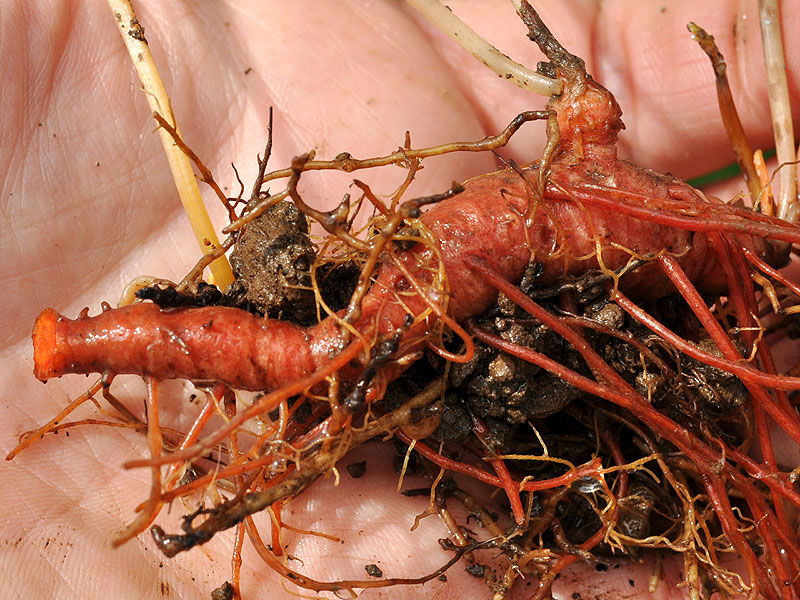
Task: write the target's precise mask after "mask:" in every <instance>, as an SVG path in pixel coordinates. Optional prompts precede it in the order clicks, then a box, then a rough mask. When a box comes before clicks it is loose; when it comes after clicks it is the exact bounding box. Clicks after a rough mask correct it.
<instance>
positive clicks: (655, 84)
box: [426, 0, 800, 178]
mask: <svg viewBox="0 0 800 600" xmlns="http://www.w3.org/2000/svg"><path fill="white" fill-rule="evenodd" d="M453 9H454V10H455V11H456V12H457V13H458V14H459V16H461V17H462V18H463V19H464V20H465V21H467V22H468V23H469V24H470V25H472V26H473V27H474V28H475V29H476V30H477V31H478V32H479V33H481V34H482V35H484V36H485V37H486V38H487V39H488V40H489V41H490V42H493V43H495V44H496V45H497V46H498V47H499V48H500V49H501V50H503V51H504V52H506V53H508V54H509V55H511V56H512V57H513V58H515V59H516V60H518V61H520V62H523V63H524V64H527V65H530V66H533V65H535V64H536V62H537V61H538V60H542V57H541V54H540V53H539V52H538V50H536V49H535V48H534V47H533V44H532V43H531V42H529V41H528V40H527V38H525V37H524V36H525V30H524V27H523V26H522V25H521V23H519V22H518V18H517V17H516V15H515V14H514V13H513V11H511V10H510V9H509V8H508V6H507V5H506V3H504V2H500V1H498V2H483V1H479V0H465V1H464V2H460V3H458V4H457V5H453ZM536 9H537V10H538V11H539V12H540V13H541V15H542V18H543V20H544V21H545V23H547V24H548V25H549V27H550V28H551V30H552V31H553V33H554V34H555V36H556V37H557V38H558V39H559V40H560V41H561V42H562V44H563V45H564V46H565V47H566V48H567V49H568V50H570V51H571V52H573V53H574V54H577V55H579V56H581V57H583V58H584V59H585V60H586V65H587V70H588V71H589V72H590V73H591V74H593V76H594V77H595V79H596V80H597V81H599V82H600V83H602V84H603V85H604V86H606V87H607V88H608V89H609V90H611V91H612V92H613V93H614V95H615V96H616V98H617V100H618V101H619V103H620V105H621V107H622V110H623V120H624V121H625V123H626V126H627V130H626V131H624V132H622V133H621V134H620V149H621V153H622V154H623V155H624V156H626V157H628V158H631V159H633V160H634V161H635V162H637V163H638V164H641V165H642V166H646V167H650V168H653V169H655V170H658V171H662V172H667V171H668V172H672V173H675V174H676V175H679V176H681V177H684V178H690V177H695V176H697V175H700V174H703V173H706V172H709V171H712V170H715V169H717V168H720V167H722V166H724V165H726V164H730V163H731V162H733V161H734V156H733V153H732V151H731V149H730V144H729V142H728V140H727V136H726V134H725V130H724V127H723V125H722V121H721V119H720V117H719V110H718V107H717V100H716V92H715V86H714V75H713V70H712V68H711V65H710V63H709V61H708V59H707V58H706V56H705V54H704V53H703V52H702V51H701V50H700V48H699V47H698V46H697V44H696V43H695V42H694V41H692V39H691V37H690V35H689V33H688V31H687V30H686V24H687V23H688V22H689V21H695V22H696V23H698V24H699V25H701V26H702V27H704V28H705V29H706V30H707V31H708V32H709V33H711V34H712V35H714V36H715V38H716V41H717V43H718V45H719V47H720V49H721V50H722V52H723V54H724V55H725V57H726V60H727V63H728V76H729V78H730V81H731V86H732V88H733V93H734V96H735V98H736V101H737V105H738V108H739V112H740V115H741V117H742V121H743V124H744V127H745V131H746V132H747V134H748V136H749V138H750V143H751V144H752V146H753V147H754V148H757V147H763V148H770V147H772V146H773V145H774V143H773V142H772V140H771V136H772V124H771V122H770V120H769V109H768V103H767V83H766V78H765V75H764V60H763V55H762V50H761V35H760V31H759V24H758V13H757V2H756V1H755V0H748V1H747V2H724V3H721V2H697V1H690V0H673V1H668V2H626V1H624V0H615V1H611V2H601V3H597V2H591V1H575V2H560V1H546V0H545V1H540V2H537V3H536ZM798 19H800V5H798V4H797V3H796V2H784V3H782V22H783V32H784V44H785V47H786V55H787V70H788V74H789V82H790V86H792V88H791V94H792V97H793V98H800V87H799V86H800V83H799V82H800V59H798V56H799V55H800V52H798V50H800V33H798V30H797V28H796V27H794V26H793V24H794V23H797V21H798ZM426 31H428V33H429V35H430V36H431V38H432V40H434V43H435V44H436V47H437V49H438V50H439V51H440V52H441V53H442V55H443V56H444V57H445V60H447V61H448V63H449V64H450V65H451V67H452V68H453V70H454V71H457V72H458V73H460V74H461V81H462V84H461V85H462V87H463V88H465V89H467V90H469V91H470V98H471V101H472V102H473V103H474V104H475V106H476V110H477V111H478V112H479V114H481V115H482V116H483V122H484V127H485V128H486V129H487V130H489V131H496V130H498V129H499V128H501V127H502V126H503V125H504V124H505V122H506V121H507V120H508V118H509V115H513V114H516V113H518V112H521V111H522V110H528V109H530V108H531V107H532V106H537V107H538V106H539V105H540V104H541V101H540V100H538V99H536V98H532V97H531V95H530V94H527V93H526V92H524V91H522V90H518V89H516V88H513V87H512V86H509V85H506V82H504V81H502V80H500V79H498V78H497V77H496V76H495V75H494V74H491V73H488V71H487V70H486V69H485V68H484V67H483V66H482V65H480V64H478V63H477V62H476V61H474V60H473V59H472V58H471V57H470V56H468V55H467V54H466V53H465V52H464V51H463V50H461V49H460V48H457V47H455V46H454V45H453V44H452V43H451V42H449V41H448V40H446V39H445V38H444V37H443V36H441V35H440V34H438V33H437V32H434V31H433V30H432V29H431V28H430V27H426ZM797 122H798V121H797V119H795V123H797ZM523 140H524V138H523V136H518V137H517V139H516V140H515V141H514V142H516V143H514V142H512V147H513V148H514V153H513V156H514V158H515V159H517V160H520V161H524V162H527V161H530V160H533V159H535V158H536V157H537V156H538V155H539V154H540V153H541V141H539V140H536V141H529V142H527V143H526V142H525V141H523Z"/></svg>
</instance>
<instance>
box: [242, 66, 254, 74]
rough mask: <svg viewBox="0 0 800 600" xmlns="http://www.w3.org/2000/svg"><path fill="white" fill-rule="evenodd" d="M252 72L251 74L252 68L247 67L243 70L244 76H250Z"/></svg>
mask: <svg viewBox="0 0 800 600" xmlns="http://www.w3.org/2000/svg"><path fill="white" fill-rule="evenodd" d="M252 72H253V67H247V68H246V69H245V70H244V74H245V75H250V73H252Z"/></svg>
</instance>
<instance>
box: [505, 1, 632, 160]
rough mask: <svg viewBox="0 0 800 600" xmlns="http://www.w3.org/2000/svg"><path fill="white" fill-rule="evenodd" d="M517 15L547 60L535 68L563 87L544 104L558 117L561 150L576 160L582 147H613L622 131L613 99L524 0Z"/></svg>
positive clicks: (618, 108) (581, 152)
mask: <svg viewBox="0 0 800 600" xmlns="http://www.w3.org/2000/svg"><path fill="white" fill-rule="evenodd" d="M517 12H518V13H519V16H520V17H521V18H522V21H523V22H524V23H525V25H527V27H528V37H529V38H530V39H531V40H533V41H534V42H535V43H536V45H537V46H539V49H540V50H541V51H542V52H543V53H544V55H545V56H547V58H548V60H550V63H544V64H540V65H539V69H540V70H543V71H552V74H553V75H555V76H556V77H558V79H559V80H560V81H562V82H563V84H564V90H563V92H562V93H561V94H560V95H558V96H553V97H552V98H551V99H550V102H548V104H547V107H548V108H550V109H552V110H555V111H556V113H557V114H558V129H559V134H560V141H559V145H560V147H561V148H562V150H572V152H573V153H574V154H575V156H576V157H577V158H580V157H581V156H582V155H583V145H584V144H598V145H606V146H610V145H613V144H614V143H615V142H616V141H617V132H619V131H620V130H621V129H625V125H624V123H623V122H622V109H620V107H619V104H617V101H616V100H615V99H614V96H613V95H612V94H611V92H609V91H608V90H607V89H606V88H604V87H603V86H602V85H600V84H599V83H597V82H596V81H595V80H594V79H592V76H591V75H589V74H587V73H586V64H585V63H584V62H583V59H581V58H579V57H577V56H575V55H574V54H570V53H569V52H567V51H566V50H565V49H564V47H563V46H562V45H561V44H560V43H559V42H558V40H556V38H555V37H553V34H552V33H550V30H549V29H548V28H547V27H546V26H545V24H544V23H543V22H542V19H541V18H540V17H539V15H538V14H537V13H536V11H535V10H534V9H533V7H532V6H531V5H530V4H528V2H527V1H526V0H522V2H521V3H520V4H519V6H518V7H517ZM545 74H546V75H550V74H551V73H547V72H546V73H545Z"/></svg>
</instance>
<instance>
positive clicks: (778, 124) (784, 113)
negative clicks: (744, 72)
mask: <svg viewBox="0 0 800 600" xmlns="http://www.w3.org/2000/svg"><path fill="white" fill-rule="evenodd" d="M758 12H759V19H760V21H761V38H762V44H763V47H764V63H765V64H766V67H767V82H768V84H769V108H770V113H771V114H772V126H773V130H774V134H775V149H776V151H777V155H778V157H777V158H778V163H779V164H784V163H788V162H792V161H794V160H795V150H794V133H793V132H794V129H793V126H792V105H791V100H790V98H789V85H788V83H787V81H786V61H785V59H784V54H783V37H782V35H781V13H780V8H779V6H778V0H759V2H758ZM796 173H797V169H796V168H792V167H789V166H787V167H784V168H783V169H781V171H780V174H779V179H778V181H779V182H780V196H779V198H778V216H780V217H781V218H782V219H786V220H787V221H790V222H792V223H796V222H797V221H798V219H800V207H799V206H798V201H797V181H796V179H795V176H796Z"/></svg>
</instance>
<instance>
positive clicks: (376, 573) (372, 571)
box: [364, 565, 383, 577]
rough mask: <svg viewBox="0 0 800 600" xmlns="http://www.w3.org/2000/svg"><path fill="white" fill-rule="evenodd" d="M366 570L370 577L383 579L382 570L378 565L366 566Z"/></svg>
mask: <svg viewBox="0 0 800 600" xmlns="http://www.w3.org/2000/svg"><path fill="white" fill-rule="evenodd" d="M364 570H365V571H366V572H367V575H369V576H370V577H383V571H381V570H380V568H379V567H378V565H366V566H365V567H364Z"/></svg>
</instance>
